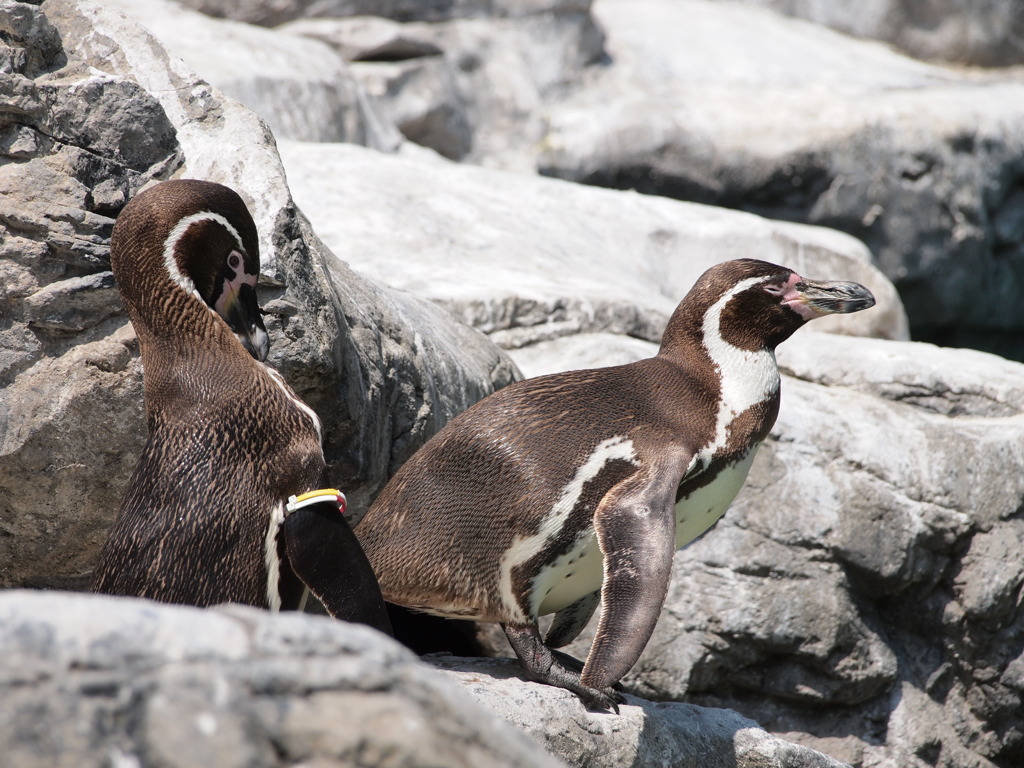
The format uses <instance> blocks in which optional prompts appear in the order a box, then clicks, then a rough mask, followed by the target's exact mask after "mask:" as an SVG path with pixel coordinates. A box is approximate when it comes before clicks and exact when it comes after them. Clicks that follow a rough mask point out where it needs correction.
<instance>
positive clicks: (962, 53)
mask: <svg viewBox="0 0 1024 768" xmlns="http://www.w3.org/2000/svg"><path fill="white" fill-rule="evenodd" d="M741 2H747V3H750V4H752V5H760V6H764V7H767V8H772V9H773V10H775V11H778V12H779V13H784V14H786V15H787V16H794V17H797V18H800V19H806V20H808V21H813V22H815V23H816V24H824V25H826V26H829V27H832V28H833V29H837V30H839V31H841V32H845V33H847V34H849V35H854V36H856V37H864V38H870V39H874V40H883V41H885V42H887V43H890V44H892V45H893V46H895V47H897V48H899V49H900V50H902V51H904V52H905V53H908V54H910V55H911V56H914V57H916V58H919V59H931V60H936V61H947V62H954V63H957V64H970V65H975V66H982V67H1006V66H1013V65H1016V64H1022V63H1024V46H1022V45H1021V38H1022V37H1024V8H1021V5H1020V3H1018V2H1016V0H987V2H984V3H963V2H960V0H872V2H870V3H861V4H858V5H856V6H853V5H849V4H846V3H832V2H828V0H824V1H822V0H741Z"/></svg>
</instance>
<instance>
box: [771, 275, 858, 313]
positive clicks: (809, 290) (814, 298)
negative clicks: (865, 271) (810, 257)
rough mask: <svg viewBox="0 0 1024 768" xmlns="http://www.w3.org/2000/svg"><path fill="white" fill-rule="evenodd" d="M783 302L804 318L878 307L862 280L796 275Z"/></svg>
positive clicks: (783, 297)
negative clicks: (810, 278)
mask: <svg viewBox="0 0 1024 768" xmlns="http://www.w3.org/2000/svg"><path fill="white" fill-rule="evenodd" d="M781 303H782V304H784V305H785V306H787V307H789V308H790V309H792V310H793V311H794V312H796V313H797V314H798V315H800V317H802V318H804V320H813V319H814V318H815V317H821V316H823V315H836V314H848V313H850V312H860V311H861V310H862V309H868V308H869V307H873V306H875V297H874V296H873V295H872V294H871V291H869V290H868V289H867V288H865V287H864V286H863V285H861V284H860V283H851V282H839V281H835V282H825V281H818V280H807V279H805V278H802V277H800V278H797V280H796V281H795V282H791V284H790V286H789V288H788V290H787V291H786V293H785V294H784V295H783V296H782V302H781Z"/></svg>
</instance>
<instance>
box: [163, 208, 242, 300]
mask: <svg viewBox="0 0 1024 768" xmlns="http://www.w3.org/2000/svg"><path fill="white" fill-rule="evenodd" d="M201 221H213V222H215V223H217V224H220V225H221V226H222V227H224V229H226V230H227V231H228V232H229V233H230V234H231V236H232V237H233V238H234V239H235V243H237V245H238V250H239V251H241V252H242V253H245V248H244V246H243V245H242V238H241V236H240V235H239V234H238V230H237V229H235V228H234V227H233V226H231V222H229V221H228V220H227V219H225V218H224V217H223V216H221V215H220V214H219V213H214V212H213V211H200V212H199V213H193V214H192V215H190V216H186V217H185V218H183V219H181V220H180V221H179V222H178V223H177V224H175V225H174V227H173V228H172V229H171V231H170V232H168V233H167V239H166V240H164V253H163V256H164V266H165V267H166V268H167V273H168V274H169V275H170V276H171V280H173V281H174V282H176V283H177V284H178V285H180V286H181V287H182V288H184V289H185V292H186V293H189V294H192V295H193V296H196V297H197V298H200V299H201V298H202V297H200V296H199V291H197V290H196V285H195V283H194V282H192V278H190V277H188V276H187V275H184V274H182V272H181V270H180V269H179V268H178V262H177V261H176V260H175V258H174V250H175V248H177V247H178V241H179V240H181V238H182V237H184V236H185V233H186V232H188V228H189V227H191V226H192V225H193V224H197V223H198V222H201Z"/></svg>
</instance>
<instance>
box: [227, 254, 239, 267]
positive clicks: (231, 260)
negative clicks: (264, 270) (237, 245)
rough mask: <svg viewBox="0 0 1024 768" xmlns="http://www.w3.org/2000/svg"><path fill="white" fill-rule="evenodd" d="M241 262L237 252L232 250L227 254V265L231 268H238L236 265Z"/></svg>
mask: <svg viewBox="0 0 1024 768" xmlns="http://www.w3.org/2000/svg"><path fill="white" fill-rule="evenodd" d="M240 263H241V259H239V258H238V253H237V252H236V251H232V252H231V255H230V256H228V266H229V267H231V268H232V269H238V265H239V264H240Z"/></svg>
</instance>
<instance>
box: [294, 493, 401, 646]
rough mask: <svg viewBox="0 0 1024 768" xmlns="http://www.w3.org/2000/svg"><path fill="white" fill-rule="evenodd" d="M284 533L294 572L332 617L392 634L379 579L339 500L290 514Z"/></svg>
mask: <svg viewBox="0 0 1024 768" xmlns="http://www.w3.org/2000/svg"><path fill="white" fill-rule="evenodd" d="M281 534H282V535H283V536H284V542H285V551H286V553H287V554H288V561H289V564H290V565H291V568H292V571H294V573H295V575H296V576H298V577H299V579H301V580H302V583H303V584H305V585H306V586H307V587H308V588H309V591H310V592H312V593H313V594H314V595H315V596H316V598H317V599H318V600H319V601H320V602H321V603H323V604H324V607H325V608H326V609H327V612H328V613H329V614H330V615H331V616H333V617H334V618H336V619H341V620H343V621H353V622H358V623H360V624H368V625H369V626H371V627H374V628H376V629H379V630H380V631H381V632H384V633H386V634H388V635H391V634H392V632H391V622H390V621H389V620H388V615H387V611H386V609H385V608H384V601H383V599H382V598H381V594H380V587H379V586H378V585H377V577H376V576H374V574H373V569H372V568H371V567H370V561H369V560H368V559H367V557H366V554H365V553H364V552H363V549H362V547H360V546H359V541H358V540H357V539H356V536H355V534H354V533H353V532H352V529H351V528H350V527H349V524H348V522H347V521H346V520H345V518H344V517H343V516H342V514H341V512H340V511H339V509H338V502H337V501H336V500H335V498H334V497H330V496H329V497H325V499H324V501H320V502H318V503H315V504H308V505H306V506H303V507H301V508H299V509H295V510H294V511H291V512H289V513H288V514H287V516H286V517H285V519H284V521H283V522H282V523H281ZM342 558H343V559H344V562H339V560H341V559H342Z"/></svg>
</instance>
